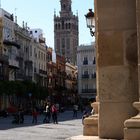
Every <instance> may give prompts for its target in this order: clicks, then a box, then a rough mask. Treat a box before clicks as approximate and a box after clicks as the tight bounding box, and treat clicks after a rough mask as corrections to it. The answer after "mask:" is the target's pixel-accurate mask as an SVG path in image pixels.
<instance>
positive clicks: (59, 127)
mask: <svg viewBox="0 0 140 140" xmlns="http://www.w3.org/2000/svg"><path fill="white" fill-rule="evenodd" d="M72 115H73V114H72V111H65V112H64V113H60V114H59V116H58V124H53V123H49V124H43V123H42V122H43V118H44V116H43V115H40V116H38V123H37V124H36V125H35V124H32V116H25V122H24V124H12V123H11V121H12V119H13V117H12V116H10V117H7V118H0V140H65V139H66V138H68V137H71V136H76V135H81V134H82V123H81V122H82V121H81V116H82V114H81V113H80V112H78V117H77V118H73V117H72Z"/></svg>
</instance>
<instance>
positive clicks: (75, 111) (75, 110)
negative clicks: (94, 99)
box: [73, 104, 78, 118]
mask: <svg viewBox="0 0 140 140" xmlns="http://www.w3.org/2000/svg"><path fill="white" fill-rule="evenodd" d="M77 112H78V105H76V104H75V105H73V118H74V117H76V118H77Z"/></svg>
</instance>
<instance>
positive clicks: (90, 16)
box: [85, 9, 95, 36]
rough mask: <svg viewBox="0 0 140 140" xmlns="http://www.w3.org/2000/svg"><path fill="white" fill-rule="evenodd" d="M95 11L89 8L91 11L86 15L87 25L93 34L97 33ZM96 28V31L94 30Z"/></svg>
mask: <svg viewBox="0 0 140 140" xmlns="http://www.w3.org/2000/svg"><path fill="white" fill-rule="evenodd" d="M94 17H95V16H94V12H93V11H92V9H89V12H88V13H87V14H86V15H85V18H86V23H87V27H88V28H89V29H90V34H91V36H94V34H95V18H94ZM93 28H94V31H93V30H92V29H93Z"/></svg>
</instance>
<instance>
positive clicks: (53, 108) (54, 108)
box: [52, 105, 57, 113]
mask: <svg viewBox="0 0 140 140" xmlns="http://www.w3.org/2000/svg"><path fill="white" fill-rule="evenodd" d="M52 112H53V113H54V112H57V108H56V106H55V105H53V106H52Z"/></svg>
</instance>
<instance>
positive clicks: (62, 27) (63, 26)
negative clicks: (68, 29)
mask: <svg viewBox="0 0 140 140" xmlns="http://www.w3.org/2000/svg"><path fill="white" fill-rule="evenodd" d="M62 29H64V21H62Z"/></svg>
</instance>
